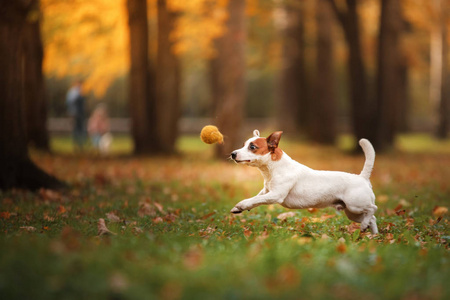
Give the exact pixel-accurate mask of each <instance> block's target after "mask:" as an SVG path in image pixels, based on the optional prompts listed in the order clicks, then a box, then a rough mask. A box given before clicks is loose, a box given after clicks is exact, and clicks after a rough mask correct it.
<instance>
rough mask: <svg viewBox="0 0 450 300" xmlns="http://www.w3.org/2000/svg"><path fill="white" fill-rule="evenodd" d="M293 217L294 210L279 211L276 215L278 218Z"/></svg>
mask: <svg viewBox="0 0 450 300" xmlns="http://www.w3.org/2000/svg"><path fill="white" fill-rule="evenodd" d="M291 217H295V212H293V211H289V212H285V213H281V214H279V215H278V216H277V219H278V220H286V219H287V218H291Z"/></svg>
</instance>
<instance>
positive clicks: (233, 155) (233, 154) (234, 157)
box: [231, 151, 237, 159]
mask: <svg viewBox="0 0 450 300" xmlns="http://www.w3.org/2000/svg"><path fill="white" fill-rule="evenodd" d="M236 155H237V153H236V151H233V152H231V158H232V159H236Z"/></svg>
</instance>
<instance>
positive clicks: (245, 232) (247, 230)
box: [244, 228, 253, 238]
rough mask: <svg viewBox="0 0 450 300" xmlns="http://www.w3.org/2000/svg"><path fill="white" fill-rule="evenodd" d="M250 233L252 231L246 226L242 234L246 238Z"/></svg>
mask: <svg viewBox="0 0 450 300" xmlns="http://www.w3.org/2000/svg"><path fill="white" fill-rule="evenodd" d="M252 233H253V231H251V230H250V229H248V228H245V229H244V236H245V237H246V238H248V237H250V236H251V235H252Z"/></svg>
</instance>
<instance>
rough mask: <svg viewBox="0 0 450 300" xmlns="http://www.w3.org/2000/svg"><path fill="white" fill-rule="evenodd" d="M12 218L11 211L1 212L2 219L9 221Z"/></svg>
mask: <svg viewBox="0 0 450 300" xmlns="http://www.w3.org/2000/svg"><path fill="white" fill-rule="evenodd" d="M10 217H11V213H10V212H9V211H2V212H0V218H2V219H5V220H7V219H9V218H10Z"/></svg>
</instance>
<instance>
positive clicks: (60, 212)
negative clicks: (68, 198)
mask: <svg viewBox="0 0 450 300" xmlns="http://www.w3.org/2000/svg"><path fill="white" fill-rule="evenodd" d="M66 212H67V209H66V208H65V207H64V206H62V205H60V206H59V207H58V214H61V215H62V214H64V213H66Z"/></svg>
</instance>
